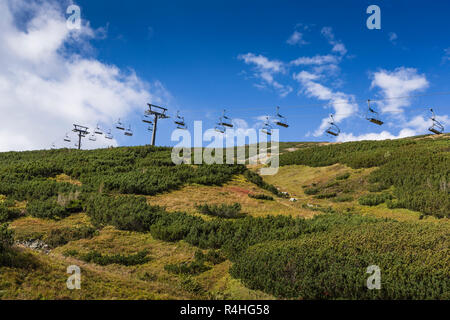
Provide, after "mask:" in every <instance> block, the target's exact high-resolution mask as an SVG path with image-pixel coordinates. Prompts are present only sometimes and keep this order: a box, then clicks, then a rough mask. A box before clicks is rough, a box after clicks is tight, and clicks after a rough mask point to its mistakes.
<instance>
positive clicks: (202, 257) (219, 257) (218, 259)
mask: <svg viewBox="0 0 450 320" xmlns="http://www.w3.org/2000/svg"><path fill="white" fill-rule="evenodd" d="M195 260H196V261H200V262H209V263H211V264H213V265H216V264H219V263H222V262H224V261H225V260H226V258H225V257H224V255H223V254H222V253H221V252H220V250H209V251H208V252H207V253H206V254H204V253H203V252H202V251H201V250H197V251H196V252H195Z"/></svg>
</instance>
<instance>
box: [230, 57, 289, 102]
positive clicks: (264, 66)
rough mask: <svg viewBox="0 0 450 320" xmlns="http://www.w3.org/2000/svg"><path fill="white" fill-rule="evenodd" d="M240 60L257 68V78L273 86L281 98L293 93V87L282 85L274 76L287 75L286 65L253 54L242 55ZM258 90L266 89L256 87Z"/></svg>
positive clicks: (261, 86)
mask: <svg viewBox="0 0 450 320" xmlns="http://www.w3.org/2000/svg"><path fill="white" fill-rule="evenodd" d="M238 59H239V60H243V61H244V62H245V63H246V64H249V65H254V66H255V76H256V77H257V78H259V79H261V80H263V82H264V83H266V84H268V85H270V86H272V87H273V88H275V89H276V90H277V92H278V93H279V95H280V96H281V97H285V96H287V95H288V94H289V93H291V92H292V90H293V89H292V87H290V86H288V85H286V86H285V85H282V84H281V83H279V82H277V81H276V80H275V79H274V77H273V76H274V74H277V73H285V72H286V69H285V66H284V63H283V62H281V61H278V60H269V59H268V58H267V57H265V56H263V55H255V54H253V53H246V54H240V55H239V56H238ZM256 86H257V87H258V88H265V86H264V85H262V84H257V85H256Z"/></svg>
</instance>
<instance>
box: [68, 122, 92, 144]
mask: <svg viewBox="0 0 450 320" xmlns="http://www.w3.org/2000/svg"><path fill="white" fill-rule="evenodd" d="M73 127H74V128H73V130H72V131H73V132H75V133H77V134H78V150H80V149H81V138H84V137H86V136H87V135H88V134H89V131H88V129H89V128H88V127H84V126H80V125H78V124H74V125H73Z"/></svg>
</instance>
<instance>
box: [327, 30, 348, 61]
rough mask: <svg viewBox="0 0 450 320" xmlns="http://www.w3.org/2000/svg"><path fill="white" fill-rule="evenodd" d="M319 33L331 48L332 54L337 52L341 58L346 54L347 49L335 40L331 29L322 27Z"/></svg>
mask: <svg viewBox="0 0 450 320" xmlns="http://www.w3.org/2000/svg"><path fill="white" fill-rule="evenodd" d="M321 33H322V35H323V36H324V37H325V39H327V40H328V43H329V44H330V45H332V46H333V48H332V49H331V50H332V51H333V52H338V53H340V54H341V55H342V56H344V55H345V54H346V53H347V48H346V47H345V45H344V44H343V43H342V42H341V41H338V40H336V39H335V36H334V32H333V29H332V28H331V27H323V28H322V30H321Z"/></svg>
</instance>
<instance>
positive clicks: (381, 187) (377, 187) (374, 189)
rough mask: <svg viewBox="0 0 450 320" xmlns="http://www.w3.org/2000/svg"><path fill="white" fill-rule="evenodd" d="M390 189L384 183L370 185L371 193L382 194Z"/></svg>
mask: <svg viewBox="0 0 450 320" xmlns="http://www.w3.org/2000/svg"><path fill="white" fill-rule="evenodd" d="M388 188H389V186H387V185H384V184H382V183H374V184H371V185H369V187H368V190H369V191H370V192H380V191H383V190H386V189H388Z"/></svg>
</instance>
